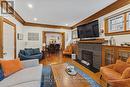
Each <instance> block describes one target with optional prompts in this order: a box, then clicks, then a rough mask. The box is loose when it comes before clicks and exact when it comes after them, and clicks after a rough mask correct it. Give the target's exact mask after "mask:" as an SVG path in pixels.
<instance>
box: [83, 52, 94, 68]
mask: <svg viewBox="0 0 130 87" xmlns="http://www.w3.org/2000/svg"><path fill="white" fill-rule="evenodd" d="M81 56H82V60H81V62H82V63H84V64H86V65H87V66H93V52H91V51H87V50H82V55H81Z"/></svg>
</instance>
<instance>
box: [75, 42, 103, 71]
mask: <svg viewBox="0 0 130 87" xmlns="http://www.w3.org/2000/svg"><path fill="white" fill-rule="evenodd" d="M78 53H79V54H78V57H77V60H76V61H77V62H79V63H80V64H82V65H83V66H85V67H86V68H88V69H90V70H91V71H93V72H97V70H99V69H100V66H101V58H102V44H87V43H78ZM88 63H89V64H88Z"/></svg>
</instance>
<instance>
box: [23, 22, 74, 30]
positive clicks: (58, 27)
mask: <svg viewBox="0 0 130 87" xmlns="http://www.w3.org/2000/svg"><path fill="white" fill-rule="evenodd" d="M24 26H32V27H45V28H53V29H69V30H72V28H71V27H67V26H59V25H49V24H40V23H31V22H25V23H24Z"/></svg>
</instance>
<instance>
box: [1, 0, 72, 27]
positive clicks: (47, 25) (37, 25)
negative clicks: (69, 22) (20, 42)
mask: <svg viewBox="0 0 130 87" xmlns="http://www.w3.org/2000/svg"><path fill="white" fill-rule="evenodd" d="M1 1H4V2H6V3H7V4H8V2H7V1H6V0H0V5H1ZM1 8H2V6H1ZM3 9H5V10H9V11H10V12H13V14H10V15H11V16H12V17H14V18H15V19H16V20H17V21H19V22H20V23H21V24H23V25H24V26H32V27H45V28H52V29H72V28H71V27H67V26H60V25H49V24H39V23H31V22H26V21H25V20H24V19H23V18H22V17H21V16H20V15H19V14H18V13H17V12H16V11H15V10H14V9H13V8H12V7H11V6H9V8H6V7H3Z"/></svg>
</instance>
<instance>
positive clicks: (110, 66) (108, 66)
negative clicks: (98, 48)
mask: <svg viewBox="0 0 130 87" xmlns="http://www.w3.org/2000/svg"><path fill="white" fill-rule="evenodd" d="M114 65H115V64H110V65H107V66H104V67H105V68H110V69H112V68H113V67H114Z"/></svg>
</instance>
